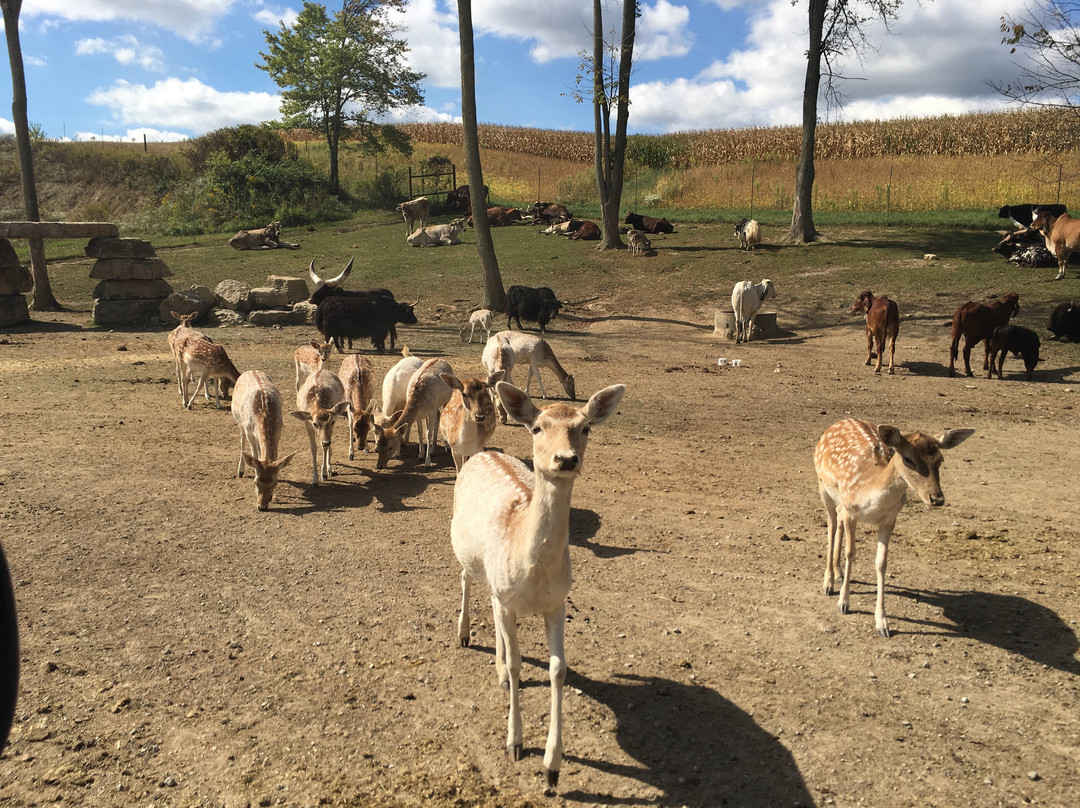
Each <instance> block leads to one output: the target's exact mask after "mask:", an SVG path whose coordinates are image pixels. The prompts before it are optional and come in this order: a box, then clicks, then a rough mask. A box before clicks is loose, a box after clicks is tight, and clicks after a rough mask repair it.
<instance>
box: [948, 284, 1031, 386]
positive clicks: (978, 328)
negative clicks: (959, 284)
mask: <svg viewBox="0 0 1080 808" xmlns="http://www.w3.org/2000/svg"><path fill="white" fill-rule="evenodd" d="M1019 311H1020V296H1019V295H1018V294H1016V292H1009V294H1007V295H1005V297H1003V298H1002V299H1001V300H995V301H994V302H992V303H991V304H990V305H985V304H983V303H975V302H974V301H971V300H969V301H968V302H967V303H965V304H963V305H962V306H960V308H958V309H957V310H956V311H955V312H954V313H953V321H952V342H951V343H950V345H949V375H950V376H955V375H956V357H957V353H958V348H959V345H960V337H961V336H963V337H964V373H966V374H967V375H968V376H974V375H975V374H974V373H972V372H971V349H972V347H973V346H974V345H976V344H978V343H980V342H985V343H986V358H985V359H984V360H983V370H989V369H990V339H991V338H992V337H993V335H994V329H995V328H997V327H998V326H999V325H1005V324H1006V323H1008V322H1009V319H1010V318H1012V317H1014V316H1016V314H1017V313H1018V312H1019Z"/></svg>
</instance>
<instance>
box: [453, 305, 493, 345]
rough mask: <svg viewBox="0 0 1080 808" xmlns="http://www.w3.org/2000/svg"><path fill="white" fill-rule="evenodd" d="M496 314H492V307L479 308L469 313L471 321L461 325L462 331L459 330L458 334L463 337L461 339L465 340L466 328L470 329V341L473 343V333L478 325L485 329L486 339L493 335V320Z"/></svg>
mask: <svg viewBox="0 0 1080 808" xmlns="http://www.w3.org/2000/svg"><path fill="white" fill-rule="evenodd" d="M494 316H495V315H494V314H492V312H491V309H477V310H476V311H474V312H473V313H472V314H470V315H469V322H467V323H465V325H463V326H462V327H461V331H459V332H458V336H460V337H461V341H462V342H464V341H465V330H466V329H468V331H469V343H470V344H471V343H472V340H473V334H475V333H476V327H477V326H480V327H481V328H482V329H484V337H485V339H489V338H490V337H491V321H492V318H493V317H494Z"/></svg>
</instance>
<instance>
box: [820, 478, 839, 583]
mask: <svg viewBox="0 0 1080 808" xmlns="http://www.w3.org/2000/svg"><path fill="white" fill-rule="evenodd" d="M821 499H822V501H823V502H824V503H825V518H826V521H827V522H828V528H827V534H826V543H825V579H824V580H823V581H822V582H821V591H822V592H823V593H824V594H825V596H826V597H831V596H832V595H834V594H836V593H835V591H834V590H833V582H834V581H835V580H836V567H837V563H836V562H837V561H838V560H839V556H840V552H839V548H840V540H839V536H838V534H837V532H836V531H837V525H836V503H835V502H833V501H832V499H831V498H829V497H827V496H826V495H825V494H824V492H823V493H822V495H821Z"/></svg>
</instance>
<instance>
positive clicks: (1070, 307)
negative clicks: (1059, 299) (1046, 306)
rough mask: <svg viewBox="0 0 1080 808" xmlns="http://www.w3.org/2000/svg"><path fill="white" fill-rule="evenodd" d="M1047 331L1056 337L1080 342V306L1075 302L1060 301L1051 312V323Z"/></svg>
mask: <svg viewBox="0 0 1080 808" xmlns="http://www.w3.org/2000/svg"><path fill="white" fill-rule="evenodd" d="M1046 330H1047V331H1049V332H1050V333H1051V334H1053V335H1054V339H1064V340H1068V341H1069V342H1080V306H1077V305H1076V304H1075V303H1071V302H1070V303H1059V304H1058V305H1057V307H1056V308H1055V309H1054V310H1053V311H1052V312H1051V313H1050V325H1048V326H1047V329H1046Z"/></svg>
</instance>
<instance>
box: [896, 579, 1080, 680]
mask: <svg viewBox="0 0 1080 808" xmlns="http://www.w3.org/2000/svg"><path fill="white" fill-rule="evenodd" d="M890 590H891V591H894V592H895V593H896V594H897V595H899V596H900V597H905V598H910V599H912V600H915V601H918V602H921V603H928V604H930V605H931V606H934V607H936V608H939V609H941V611H942V614H943V615H944V616H945V618H946V619H947V620H950V621H951V622H952V623H953V624H955V625H951V626H950V625H947V624H942V623H934V622H928V623H927V624H926V625H928V626H934V627H937V628H939V629H942V630H944V631H945V632H946V633H949V634H955V635H956V636H961V637H971V638H972V639H975V640H978V641H979V642H981V643H985V644H987V645H993V646H996V647H998V648H1001V649H1002V650H1004V651H1009V652H1011V653H1014V654H1020V655H1021V656H1024V657H1027V658H1028V659H1030V660H1031V661H1032V662H1037V663H1039V664H1040V665H1046V666H1047V667H1050V668H1056V669H1057V670H1060V671H1064V672H1065V673H1071V674H1073V675H1074V676H1080V660H1077V658H1076V653H1077V650H1078V648H1080V642H1078V641H1077V637H1076V633H1075V632H1074V631H1073V630H1072V629H1071V628H1070V627H1069V626H1068V624H1067V623H1066V622H1065V621H1064V620H1062V619H1061V618H1060V617H1059V616H1058V615H1057V613H1056V612H1054V611H1052V610H1051V609H1048V608H1047V607H1045V606H1043V605H1042V604H1040V603H1035V602H1034V601H1030V600H1028V599H1027V598H1021V597H1018V596H1016V595H998V594H994V593H988V592H974V591H967V592H956V591H942V592H935V591H930V590H924V589H909V588H905V587H890ZM927 633H929V632H927Z"/></svg>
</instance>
